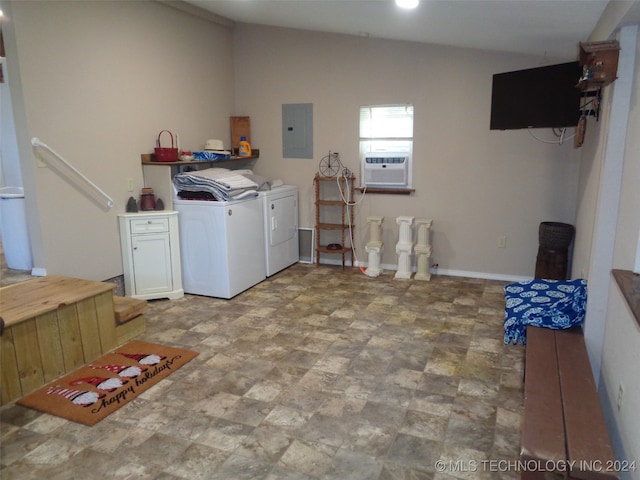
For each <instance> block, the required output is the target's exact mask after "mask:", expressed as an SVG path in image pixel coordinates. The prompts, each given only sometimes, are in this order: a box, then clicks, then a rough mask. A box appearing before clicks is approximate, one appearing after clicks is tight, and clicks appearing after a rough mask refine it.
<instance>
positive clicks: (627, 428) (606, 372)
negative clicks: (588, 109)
mask: <svg viewBox="0 0 640 480" xmlns="http://www.w3.org/2000/svg"><path fill="white" fill-rule="evenodd" d="M627 28H630V27H627ZM633 28H635V29H636V32H635V34H636V52H635V53H636V57H635V73H634V78H635V81H634V86H633V92H632V96H631V103H630V108H629V119H628V129H627V137H626V145H625V155H624V166H623V175H622V184H621V194H620V205H619V211H618V218H617V227H616V231H615V249H614V252H613V268H619V269H623V270H632V269H633V264H634V260H635V255H636V246H637V242H638V236H639V235H640V189H639V188H638V185H640V157H639V156H638V152H640V136H639V135H638V134H637V132H639V131H640V105H639V102H640V36H639V35H638V30H637V29H638V27H637V26H636V27H633ZM609 289H610V295H609V302H608V305H607V310H606V330H605V336H604V346H603V352H602V369H601V376H600V385H601V396H602V398H603V403H604V404H605V405H606V406H607V407H608V408H607V409H606V413H607V417H608V421H609V426H610V430H611V431H612V432H613V433H614V442H615V446H616V453H617V454H618V456H619V457H620V458H621V459H627V460H637V459H638V458H640V412H639V411H638V409H637V406H638V405H639V404H640V382H639V381H638V365H640V325H639V324H638V322H637V321H636V320H635V319H634V317H633V314H632V313H631V311H630V309H629V306H628V304H627V302H626V300H625V299H624V298H623V297H622V295H621V293H620V290H619V288H618V286H617V284H616V283H615V281H613V280H611V281H610V287H609ZM620 385H622V387H623V389H624V396H623V403H622V408H620V409H619V410H618V408H617V406H616V404H617V400H618V398H617V397H618V390H619V387H620ZM621 478H625V479H636V480H637V479H640V471H638V470H636V471H635V472H626V473H624V474H623V475H622V476H621Z"/></svg>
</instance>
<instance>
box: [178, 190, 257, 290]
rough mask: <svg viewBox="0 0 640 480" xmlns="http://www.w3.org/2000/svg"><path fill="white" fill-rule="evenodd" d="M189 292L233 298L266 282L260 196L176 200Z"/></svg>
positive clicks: (182, 255) (183, 280)
mask: <svg viewBox="0 0 640 480" xmlns="http://www.w3.org/2000/svg"><path fill="white" fill-rule="evenodd" d="M173 206H174V209H175V210H177V211H178V212H179V215H178V231H179V232H180V247H181V248H180V258H181V260H182V286H183V288H184V291H185V293H192V294H196V295H206V296H210V297H218V298H227V299H229V298H232V297H234V296H236V295H237V294H239V293H240V292H243V291H244V290H247V289H248V288H251V287H252V286H254V285H256V284H257V283H260V282H261V281H262V280H264V279H265V278H266V273H265V256H264V227H263V223H264V220H263V208H262V199H261V198H260V197H251V198H248V199H242V200H234V201H228V202H216V201H206V200H183V199H178V198H176V199H174V201H173Z"/></svg>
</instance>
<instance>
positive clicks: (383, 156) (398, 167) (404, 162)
mask: <svg viewBox="0 0 640 480" xmlns="http://www.w3.org/2000/svg"><path fill="white" fill-rule="evenodd" d="M363 167H364V173H363V178H364V183H365V185H366V186H368V187H406V186H407V185H408V182H409V154H408V153H390V152H375V153H365V155H364V164H363Z"/></svg>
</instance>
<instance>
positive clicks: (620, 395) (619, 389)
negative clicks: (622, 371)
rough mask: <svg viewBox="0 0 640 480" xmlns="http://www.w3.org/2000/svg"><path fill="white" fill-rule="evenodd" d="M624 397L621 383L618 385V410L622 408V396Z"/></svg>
mask: <svg viewBox="0 0 640 480" xmlns="http://www.w3.org/2000/svg"><path fill="white" fill-rule="evenodd" d="M623 397H624V387H623V386H622V384H620V385H618V411H620V410H621V409H622V398H623Z"/></svg>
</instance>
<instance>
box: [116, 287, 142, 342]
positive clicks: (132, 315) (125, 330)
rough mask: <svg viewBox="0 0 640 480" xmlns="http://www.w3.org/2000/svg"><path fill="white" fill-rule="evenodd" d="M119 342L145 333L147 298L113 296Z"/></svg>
mask: <svg viewBox="0 0 640 480" xmlns="http://www.w3.org/2000/svg"><path fill="white" fill-rule="evenodd" d="M113 308H114V310H115V318H116V337H117V340H118V344H123V343H125V342H128V341H129V340H131V339H132V338H134V337H137V336H138V335H140V334H142V333H144V330H145V318H144V312H145V311H146V310H147V308H148V304H147V302H146V300H140V299H138V298H131V297H118V296H114V297H113Z"/></svg>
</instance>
